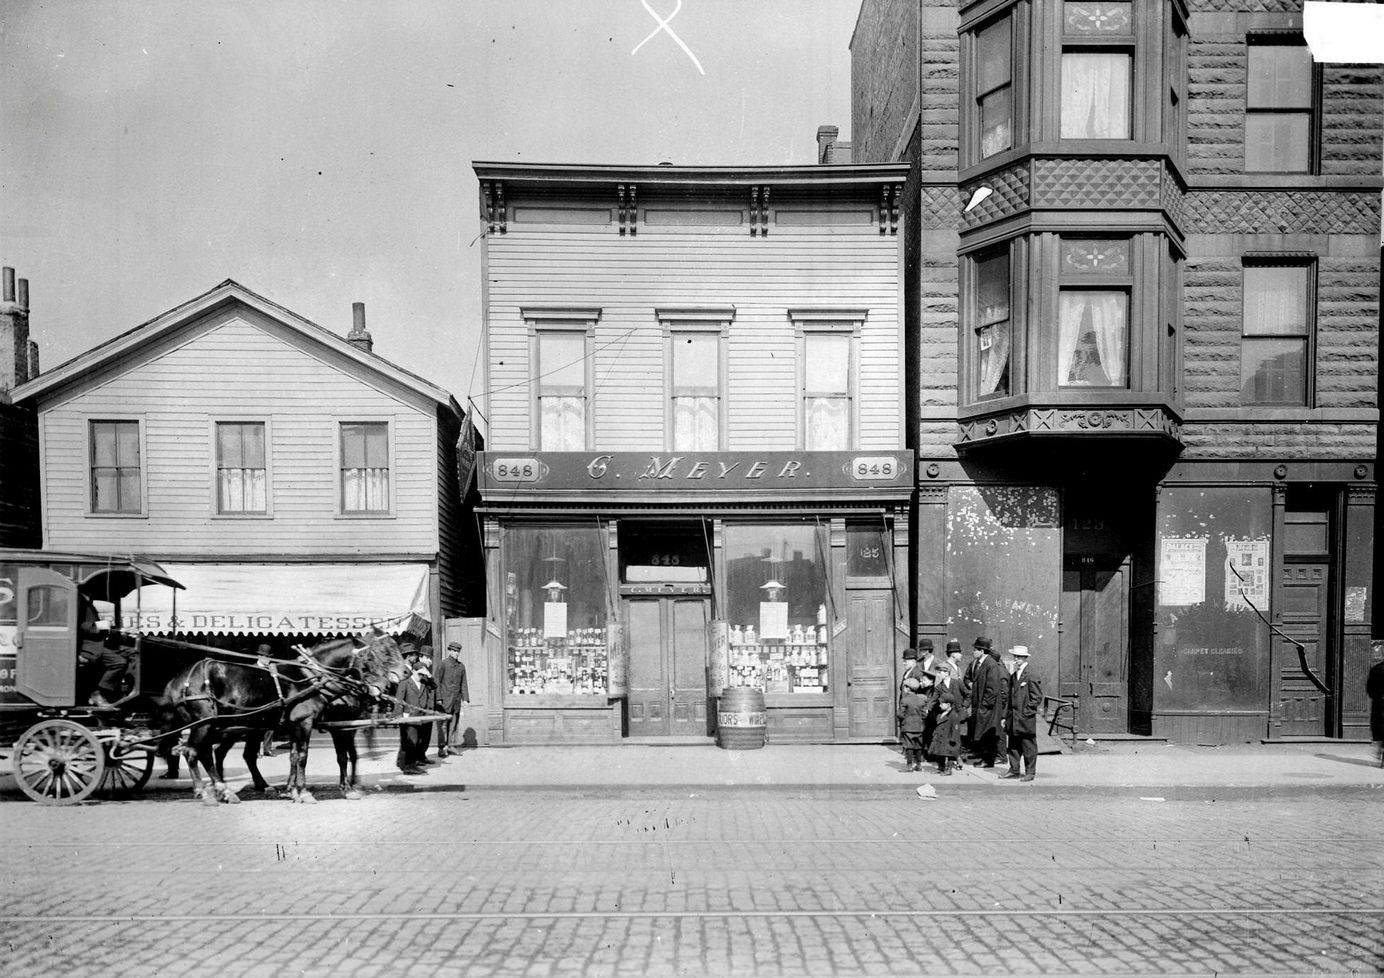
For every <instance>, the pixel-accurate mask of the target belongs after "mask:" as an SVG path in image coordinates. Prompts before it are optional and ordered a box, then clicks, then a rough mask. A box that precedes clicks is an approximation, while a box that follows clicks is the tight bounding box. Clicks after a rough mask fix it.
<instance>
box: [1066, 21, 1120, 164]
mask: <svg viewBox="0 0 1384 978" xmlns="http://www.w3.org/2000/svg"><path fill="white" fill-rule="evenodd" d="M1062 36H1063V43H1062V102H1061V109H1060V111H1061V129H1060V133H1061V137H1062V138H1063V139H1129V138H1131V136H1132V135H1133V127H1134V115H1133V102H1132V99H1131V92H1132V88H1133V81H1134V77H1133V76H1134V4H1132V3H1085V2H1081V3H1076V2H1069V3H1064V4H1063V5H1062Z"/></svg>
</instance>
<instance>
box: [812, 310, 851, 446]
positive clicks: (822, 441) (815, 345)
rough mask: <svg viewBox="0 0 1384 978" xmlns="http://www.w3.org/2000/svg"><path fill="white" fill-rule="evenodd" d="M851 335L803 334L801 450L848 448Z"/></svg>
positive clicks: (849, 440) (849, 432) (849, 433)
mask: <svg viewBox="0 0 1384 978" xmlns="http://www.w3.org/2000/svg"><path fill="white" fill-rule="evenodd" d="M851 345H852V344H851V335H850V334H849V333H835V332H807V333H804V334H803V433H804V438H803V448H804V449H806V450H807V451H809V452H831V451H846V450H848V449H849V448H850V447H851Z"/></svg>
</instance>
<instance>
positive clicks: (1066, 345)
mask: <svg viewBox="0 0 1384 978" xmlns="http://www.w3.org/2000/svg"><path fill="white" fill-rule="evenodd" d="M1060 255H1061V270H1060V273H1059V274H1060V278H1059V289H1058V296H1057V300H1058V301H1057V333H1058V335H1057V347H1058V348H1057V384H1058V386H1059V387H1128V386H1129V379H1128V363H1129V355H1128V347H1129V292H1130V288H1131V287H1132V285H1133V279H1132V278H1131V275H1130V260H1129V241H1128V240H1125V239H1121V240H1105V239H1099V238H1063V239H1062V246H1061V251H1060Z"/></svg>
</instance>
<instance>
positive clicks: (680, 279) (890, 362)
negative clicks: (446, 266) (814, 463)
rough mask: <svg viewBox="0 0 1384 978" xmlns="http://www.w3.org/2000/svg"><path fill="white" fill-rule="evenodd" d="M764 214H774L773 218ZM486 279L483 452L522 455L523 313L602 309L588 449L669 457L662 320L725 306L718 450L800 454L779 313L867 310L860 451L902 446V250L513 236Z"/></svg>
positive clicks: (694, 236) (733, 232)
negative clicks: (666, 312)
mask: <svg viewBox="0 0 1384 978" xmlns="http://www.w3.org/2000/svg"><path fill="white" fill-rule="evenodd" d="M771 215H772V210H771ZM486 246H487V266H488V270H489V278H490V281H489V308H488V310H487V329H488V331H489V358H488V359H489V362H488V369H489V376H488V382H487V388H488V389H489V391H490V392H491V393H490V405H489V408H490V410H489V417H490V441H489V447H490V448H491V449H492V450H495V451H504V450H517V449H522V448H528V447H529V446H530V443H531V425H532V418H531V413H532V408H533V405H532V392H531V389H530V383H529V380H530V368H529V356H530V332H529V326H528V324H527V323H525V321H524V320H523V317H522V313H521V310H522V309H523V308H525V307H531V306H576V307H593V308H598V309H600V310H601V312H600V318H599V321H598V322H597V323H596V324H595V327H594V329H593V333H592V335H593V346H594V348H595V350H594V354H593V358H592V375H593V386H592V392H591V393H592V396H591V400H590V404H591V410H592V411H593V415H592V420H593V423H592V429H593V432H594V438H595V447H597V448H599V449H601V450H604V451H643V450H661V449H662V448H663V447H664V445H665V438H666V433H665V430H664V429H665V423H664V418H665V413H666V411H665V409H666V404H665V397H666V392H665V366H664V341H663V325H662V323H660V321H659V319H658V316H657V313H656V310H657V309H659V308H662V307H687V306H716V307H723V306H734V307H735V316H734V320H733V322H732V323H731V324H730V327H729V330H728V339H727V344H726V367H727V378H726V391H725V397H724V400H723V405H724V409H725V411H726V432H727V445H726V447H727V449H729V450H732V451H737V450H740V451H745V450H753V449H769V448H772V449H785V448H792V447H796V445H797V444H798V441H799V435H798V414H799V409H798V398H799V391H798V377H799V374H798V367H797V340H796V331H795V327H794V324H793V322H792V321H791V320H790V319H789V317H788V310H789V309H793V308H799V307H813V306H830V307H840V308H848V309H863V310H866V311H867V318H866V321H865V323H864V326H863V328H862V331H861V338H860V344H859V375H858V379H859V390H858V392H857V394H858V405H859V407H858V411H859V414H858V419H857V421H858V430H859V437H860V447H861V448H862V449H865V448H875V449H885V448H897V447H898V446H899V445H900V444H902V426H901V425H902V422H901V410H902V389H901V383H900V374H901V372H900V366H899V357H900V356H901V347H900V343H901V334H900V324H899V262H898V239H897V237H895V236H893V235H881V234H879V231H878V228H877V227H875V226H873V225H870V226H835V227H805V228H802V227H795V228H791V229H790V228H786V227H783V226H778V225H774V226H773V227H772V230H771V232H770V234H769V235H768V236H767V237H754V238H752V237H750V236H749V234H748V231H747V229H746V228H744V227H739V228H727V229H725V230H709V229H708V228H706V227H698V228H696V229H695V230H694V229H688V228H678V227H676V226H668V225H660V226H656V227H650V226H641V227H640V228H639V233H638V235H637V236H620V235H619V234H618V233H617V231H616V229H615V228H613V227H573V226H557V225H518V226H511V228H510V229H509V232H508V233H507V234H506V235H503V236H492V237H489V238H488V239H487V241H486Z"/></svg>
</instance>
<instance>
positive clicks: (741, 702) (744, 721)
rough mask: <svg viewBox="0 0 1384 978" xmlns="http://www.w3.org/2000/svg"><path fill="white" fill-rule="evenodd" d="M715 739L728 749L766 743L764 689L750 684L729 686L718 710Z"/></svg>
mask: <svg viewBox="0 0 1384 978" xmlns="http://www.w3.org/2000/svg"><path fill="white" fill-rule="evenodd" d="M716 743H717V744H719V745H720V746H721V747H724V748H725V749H726V750H754V749H756V748H759V747H763V746H764V693H763V692H762V691H760V690H758V689H753V688H751V687H749V686H727V687H726V688H725V689H724V690H722V691H721V704H720V707H719V708H718V709H717V711H716Z"/></svg>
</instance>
